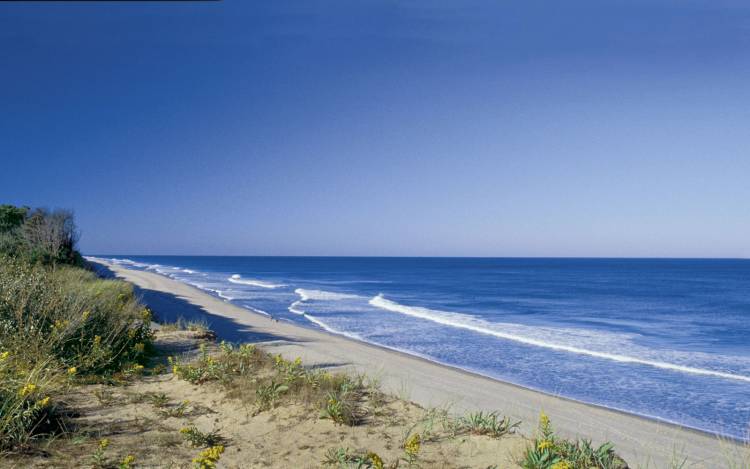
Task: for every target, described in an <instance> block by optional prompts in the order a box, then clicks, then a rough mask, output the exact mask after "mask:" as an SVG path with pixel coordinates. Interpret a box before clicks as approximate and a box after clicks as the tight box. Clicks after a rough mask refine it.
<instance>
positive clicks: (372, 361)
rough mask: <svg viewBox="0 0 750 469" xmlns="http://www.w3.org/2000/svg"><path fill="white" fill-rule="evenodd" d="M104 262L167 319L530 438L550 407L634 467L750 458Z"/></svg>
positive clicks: (567, 426)
mask: <svg viewBox="0 0 750 469" xmlns="http://www.w3.org/2000/svg"><path fill="white" fill-rule="evenodd" d="M97 262H98V263H99V265H100V266H101V267H102V269H103V273H105V274H109V275H114V276H117V277H119V278H122V279H124V280H127V281H129V282H131V283H133V284H134V285H135V286H136V287H137V289H138V292H139V293H140V294H141V295H142V297H143V301H144V302H145V303H146V304H147V305H149V307H151V309H152V310H153V311H154V312H155V313H156V314H157V316H158V317H159V318H160V319H162V320H164V321H174V320H176V319H177V318H178V317H182V318H185V319H189V320H194V319H199V320H204V321H205V322H207V323H208V325H209V327H210V328H211V329H212V330H214V331H216V333H217V334H218V336H219V338H221V339H225V340H229V341H237V342H255V343H260V342H262V343H264V344H265V345H264V347H265V348H266V349H267V350H269V351H271V352H273V353H281V354H282V355H283V356H284V357H285V358H288V359H293V358H295V357H301V358H302V360H303V361H304V362H305V363H306V364H319V365H326V366H332V367H349V368H352V369H354V370H357V371H359V372H365V373H367V374H368V375H370V376H372V375H375V376H377V377H379V379H380V381H381V383H382V385H383V387H384V389H385V390H386V391H389V392H392V393H394V394H396V395H398V396H400V397H403V398H406V399H409V400H412V401H414V402H416V403H418V404H420V405H422V406H426V407H431V406H446V405H450V406H451V407H452V409H453V410H455V411H456V412H463V411H465V410H476V409H483V410H499V411H501V413H503V414H506V415H510V416H513V417H515V418H518V419H520V420H522V421H523V422H524V424H523V425H522V427H521V429H522V432H524V433H526V434H527V435H530V434H531V433H532V432H533V427H534V425H535V424H536V421H537V419H538V416H539V412H540V410H542V409H543V410H544V411H545V413H547V414H548V415H549V416H550V418H551V420H552V423H553V425H554V427H555V428H556V429H557V430H558V432H559V433H560V434H562V435H564V436H566V437H584V438H590V439H592V440H593V441H594V443H601V442H603V441H605V440H610V441H612V442H613V443H614V444H615V446H616V450H617V452H618V453H619V454H621V455H622V456H623V457H624V458H625V459H626V460H627V461H628V463H629V464H630V466H631V467H654V468H663V467H670V465H671V462H672V461H675V460H677V461H679V460H682V459H684V458H687V460H688V463H687V464H686V465H685V466H684V467H690V468H709V469H713V468H718V467H727V466H728V465H729V463H728V462H727V459H728V458H732V459H734V460H737V459H738V458H742V457H747V455H746V452H747V451H748V449H747V448H746V447H740V446H739V445H737V444H735V443H733V442H728V441H721V440H719V439H718V438H717V437H715V436H712V435H709V434H705V433H702V432H697V431H693V430H690V429H685V428H681V427H678V426H675V425H670V424H666V423H661V422H657V421H653V420H649V419H645V418H641V417H637V416H633V415H629V414H625V413H621V412H617V411H612V410H609V409H604V408H600V407H596V406H592V405H587V404H582V403H579V402H575V401H571V400H568V399H563V398H559V397H555V396H551V395H548V394H544V393H541V392H536V391H532V390H528V389H525V388H521V387H518V386H515V385H511V384H508V383H504V382H500V381H497V380H493V379H489V378H485V377H482V376H478V375H475V374H472V373H467V372H464V371H461V370H458V369H454V368H451V367H447V366H443V365H439V364H436V363H432V362H429V361H427V360H423V359H420V358H418V357H414V356H410V355H406V354H402V353H398V352H395V351H391V350H387V349H384V348H380V347H376V346H372V345H369V344H365V343H362V342H358V341H355V340H350V339H348V338H344V337H340V336H337V335H333V334H328V333H325V332H321V331H317V330H313V329H308V328H304V327H300V326H296V325H293V324H290V323H287V322H284V321H274V320H273V319H271V318H268V317H266V316H263V315H260V314H255V313H252V312H250V311H248V310H246V309H244V308H241V307H238V306H235V305H232V304H230V303H227V302H225V301H222V300H220V299H218V298H215V297H212V296H210V295H208V294H206V293H204V292H201V291H200V290H198V289H196V288H193V287H191V286H189V285H186V284H184V283H181V282H178V281H175V280H172V279H169V278H167V277H165V276H162V275H158V274H154V273H149V272H142V271H135V270H129V269H125V268H122V267H119V266H117V265H114V264H110V263H107V262H105V261H100V260H97ZM633 392H634V393H637V392H638V390H637V389H634V390H633ZM675 455H676V457H675ZM738 455H740V456H738ZM742 467H744V466H742Z"/></svg>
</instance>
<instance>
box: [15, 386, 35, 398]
mask: <svg viewBox="0 0 750 469" xmlns="http://www.w3.org/2000/svg"><path fill="white" fill-rule="evenodd" d="M34 391H36V384H33V383H29V384H27V385H26V386H24V387H22V388H21V389H20V390H19V391H18V394H19V395H20V396H21V397H26V396H28V395H29V394H31V393H33V392H34Z"/></svg>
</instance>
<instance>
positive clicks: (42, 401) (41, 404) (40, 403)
mask: <svg viewBox="0 0 750 469" xmlns="http://www.w3.org/2000/svg"><path fill="white" fill-rule="evenodd" d="M47 404H49V396H47V397H45V398H44V399H39V400H38V401H36V405H37V406H39V407H47Z"/></svg>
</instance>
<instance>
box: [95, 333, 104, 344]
mask: <svg viewBox="0 0 750 469" xmlns="http://www.w3.org/2000/svg"><path fill="white" fill-rule="evenodd" d="M101 343H102V337H101V336H98V335H95V336H94V345H99V344H101Z"/></svg>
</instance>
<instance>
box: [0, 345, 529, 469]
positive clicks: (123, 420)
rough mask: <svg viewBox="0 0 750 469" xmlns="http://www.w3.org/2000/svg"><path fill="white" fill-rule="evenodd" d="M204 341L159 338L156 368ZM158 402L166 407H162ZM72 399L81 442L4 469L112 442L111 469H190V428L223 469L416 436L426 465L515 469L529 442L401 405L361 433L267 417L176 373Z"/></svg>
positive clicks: (290, 416) (298, 465) (307, 415)
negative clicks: (130, 467) (209, 442)
mask: <svg viewBox="0 0 750 469" xmlns="http://www.w3.org/2000/svg"><path fill="white" fill-rule="evenodd" d="M201 335H202V334H201V333H195V332H190V331H165V330H159V331H157V335H156V341H155V348H156V351H157V357H156V358H157V361H158V362H160V363H163V364H164V363H166V357H167V356H172V355H174V356H181V357H182V358H185V359H187V358H188V357H190V356H193V357H195V356H197V354H198V353H199V352H198V350H199V347H200V346H201V344H202V345H203V346H204V347H206V349H205V350H206V351H207V353H213V352H216V351H217V350H216V349H217V347H216V344H215V343H211V342H206V341H204V340H202V337H201ZM155 396H163V400H160V401H159V402H158V403H157V401H156V400H155V399H154V397H155ZM66 400H67V402H68V404H69V405H70V406H71V407H72V408H73V409H75V411H76V415H75V417H74V418H73V420H72V423H73V424H74V426H75V430H76V432H75V434H73V435H72V436H70V437H68V438H59V439H55V440H52V441H51V442H50V443H49V445H48V447H47V448H46V451H44V454H40V455H36V456H32V457H28V456H23V455H22V456H18V457H15V458H10V459H9V460H8V461H3V462H0V467H8V468H13V469H26V468H34V469H43V468H44V469H47V468H49V469H51V468H54V469H74V468H80V467H89V466H90V462H91V461H92V459H91V456H92V454H93V453H94V451H95V450H96V447H97V445H98V442H99V441H100V440H101V439H104V438H106V439H107V440H108V441H109V446H108V447H107V449H106V451H105V454H104V456H105V458H106V460H107V464H104V465H103V466H105V467H116V466H117V463H118V462H120V461H122V460H123V459H124V458H125V457H126V456H127V455H133V456H135V459H136V460H135V465H134V467H137V468H144V469H145V468H160V469H191V468H193V467H194V466H193V464H192V463H191V460H192V458H193V457H195V456H196V455H197V454H198V453H199V452H200V451H201V448H193V447H191V446H190V445H189V444H187V443H186V442H185V441H184V437H183V436H182V435H181V433H180V429H181V428H184V427H187V426H189V425H194V426H195V427H196V428H198V429H199V430H200V431H202V432H204V433H209V432H218V434H219V435H220V436H221V437H222V439H223V440H222V441H221V444H223V445H225V446H226V450H225V452H224V453H223V454H222V455H221V461H220V463H219V465H218V467H220V468H226V469H256V468H283V469H287V468H289V469H317V468H321V467H324V464H323V462H324V461H325V460H326V453H327V452H328V451H329V450H330V449H336V448H348V449H350V450H351V451H352V453H356V454H366V453H368V452H371V451H372V452H375V453H376V454H378V455H379V456H380V457H381V458H383V460H384V461H385V462H386V464H392V463H393V462H395V461H397V460H398V459H399V458H400V457H403V450H402V444H403V439H404V437H405V435H408V434H409V432H410V431H415V432H418V433H420V434H421V435H422V436H423V438H424V439H423V442H422V445H421V449H420V452H419V464H420V465H419V467H422V468H425V469H426V468H430V469H455V468H468V467H472V468H473V467H478V468H487V467H493V466H495V467H498V468H501V469H508V468H517V467H518V466H517V465H516V463H515V461H517V460H518V459H519V458H520V455H521V454H522V453H523V449H524V448H525V446H526V444H527V442H526V440H525V439H524V438H522V437H521V436H519V435H513V434H510V435H505V436H503V437H501V438H491V437H489V436H480V435H470V434H461V435H457V436H452V435H450V434H449V433H446V432H445V431H444V430H443V429H442V424H441V422H442V420H441V419H440V417H439V416H437V417H430V414H429V413H428V410H427V409H423V408H421V407H419V406H417V405H416V404H413V403H411V402H407V401H403V400H399V399H395V398H391V399H389V398H384V399H383V400H382V402H380V403H379V404H378V405H377V407H373V406H370V407H368V408H369V409H370V410H372V411H373V412H372V414H371V415H368V417H367V419H366V422H365V423H363V424H361V425H356V426H352V427H349V426H345V425H336V424H334V423H333V422H332V421H331V420H328V419H321V418H320V417H319V409H318V408H310V406H309V405H305V404H304V403H302V402H294V401H292V402H285V403H283V404H281V405H279V406H278V407H276V408H273V409H270V410H265V411H263V412H260V413H258V412H256V407H255V406H254V405H253V404H248V402H247V401H243V400H239V399H236V398H233V397H228V396H227V392H226V389H225V388H224V387H222V385H220V384H218V383H215V382H208V383H204V384H201V385H194V384H190V383H189V382H187V381H184V380H182V379H178V378H177V377H175V376H174V375H173V374H172V373H166V374H157V375H152V376H143V377H140V378H136V379H132V380H130V381H129V382H128V384H126V385H122V386H105V385H101V384H96V385H80V386H76V387H75V388H74V390H73V392H72V394H71V395H69V396H67V397H66ZM180 406H181V407H180ZM178 408H180V409H182V411H180V412H179V413H177V412H175V410H176V409H178ZM427 428H429V429H430V431H429V433H427V432H426V431H425V430H426V429H427ZM467 462H469V464H466V463H467ZM401 466H402V467H403V464H402V465H401ZM325 467H336V466H330V465H328V466H325Z"/></svg>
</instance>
